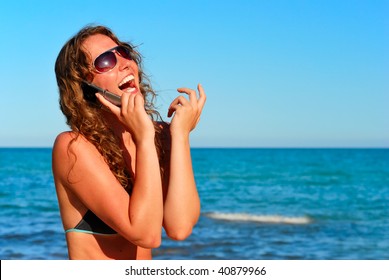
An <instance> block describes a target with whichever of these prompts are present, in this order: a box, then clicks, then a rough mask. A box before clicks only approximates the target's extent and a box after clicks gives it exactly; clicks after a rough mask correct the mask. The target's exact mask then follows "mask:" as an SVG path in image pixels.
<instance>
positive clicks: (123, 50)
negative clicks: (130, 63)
mask: <svg viewBox="0 0 389 280" xmlns="http://www.w3.org/2000/svg"><path fill="white" fill-rule="evenodd" d="M116 51H117V52H118V54H120V56H121V57H123V58H126V59H132V58H131V50H130V49H128V48H126V47H123V46H119V47H117V48H116Z"/></svg>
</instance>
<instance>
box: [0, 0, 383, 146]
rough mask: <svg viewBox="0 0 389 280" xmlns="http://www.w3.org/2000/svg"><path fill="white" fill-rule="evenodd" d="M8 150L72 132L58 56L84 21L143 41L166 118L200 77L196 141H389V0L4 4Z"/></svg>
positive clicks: (1, 73) (0, 105) (2, 136)
mask: <svg viewBox="0 0 389 280" xmlns="http://www.w3.org/2000/svg"><path fill="white" fill-rule="evenodd" d="M0 10H1V14H2V15H1V17H0V31H1V35H2V38H3V39H2V43H1V44H0V56H1V62H2V65H3V67H0V77H1V81H2V83H1V87H0V93H1V97H2V98H1V101H0V124H1V129H0V147H9V146H17V147H19V146H22V147H26V146H27V147H29V146H31V147H37V146H43V147H50V146H52V143H53V141H54V139H55V137H56V135H57V134H58V133H59V132H61V131H63V130H67V129H68V128H67V126H66V124H65V120H64V117H63V115H62V113H61V112H60V110H59V106H58V90H57V87H56V81H55V75H54V70H53V69H54V62H55V59H56V57H57V54H58V52H59V50H60V48H61V47H62V46H63V44H64V43H65V42H66V41H67V40H68V39H69V38H70V37H71V36H72V35H74V34H75V33H76V32H77V31H78V30H79V29H80V28H81V27H83V26H85V25H86V24H90V23H95V24H103V25H106V26H108V27H110V28H111V29H112V30H113V31H114V32H115V33H116V34H117V35H118V36H119V38H121V39H122V40H126V41H130V42H132V43H133V44H135V45H139V50H140V52H141V53H142V54H143V56H144V68H145V70H146V73H147V74H149V75H150V77H151V81H152V83H153V86H154V88H155V89H156V90H157V91H158V93H159V98H158V100H157V104H158V107H159V110H160V111H161V113H162V115H163V116H165V115H166V113H167V107H168V105H169V103H170V102H171V101H172V100H173V99H174V98H175V97H176V95H177V93H176V88H178V87H182V86H185V87H192V88H194V87H196V85H197V83H199V82H200V83H202V84H203V86H204V88H205V90H206V93H207V96H208V100H207V104H206V107H205V108H204V112H203V115H202V118H201V122H200V124H199V125H198V127H197V129H196V130H195V131H194V132H193V133H192V136H191V142H192V146H194V147H389V105H388V104H389V79H388V77H389V36H388V35H389V17H388V16H387V15H388V14H389V1H375V0H369V1H367V0H366V1H357V0H355V1H351V0H350V1H340V0H338V1H332V0H323V1H315V0H312V1H309V0H306V1H297V0H290V1H280V0H273V1H270V0H268V1H265V0H256V1H255V0H241V1H229V0H223V1H204V0H198V1H194V0H191V1H188V0H187V1H178V0H176V1H173V0H170V1H163V0H160V1H147V0H146V1H139V0H138V1H132V0H131V1H130V0H127V1H122V0H117V1H101V2H99V1H75V0H70V1H62V2H60V1H2V2H1V4H0Z"/></svg>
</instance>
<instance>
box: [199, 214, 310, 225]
mask: <svg viewBox="0 0 389 280" xmlns="http://www.w3.org/2000/svg"><path fill="white" fill-rule="evenodd" d="M205 215H206V216H207V217H209V218H211V219H215V220H224V221H231V222H255V223H265V224H294V225H305V224H310V223H312V219H310V218H309V217H306V216H301V217H287V216H280V215H255V214H247V213H218V212H213V213H207V214H205Z"/></svg>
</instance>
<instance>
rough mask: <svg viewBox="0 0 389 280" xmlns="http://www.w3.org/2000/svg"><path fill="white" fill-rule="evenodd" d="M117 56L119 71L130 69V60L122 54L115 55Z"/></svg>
mask: <svg viewBox="0 0 389 280" xmlns="http://www.w3.org/2000/svg"><path fill="white" fill-rule="evenodd" d="M115 54H116V59H117V61H118V62H117V64H118V67H119V70H125V69H128V68H130V65H131V60H130V59H127V58H124V57H122V56H121V55H120V54H117V53H115Z"/></svg>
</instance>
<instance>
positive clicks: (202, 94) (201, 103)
mask: <svg viewBox="0 0 389 280" xmlns="http://www.w3.org/2000/svg"><path fill="white" fill-rule="evenodd" d="M197 89H198V90H199V94H200V97H199V99H198V105H199V109H200V112H201V111H202V110H203V107H204V104H205V101H206V100H207V96H206V95H205V92H204V88H203V86H202V85H201V84H198V85H197Z"/></svg>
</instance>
